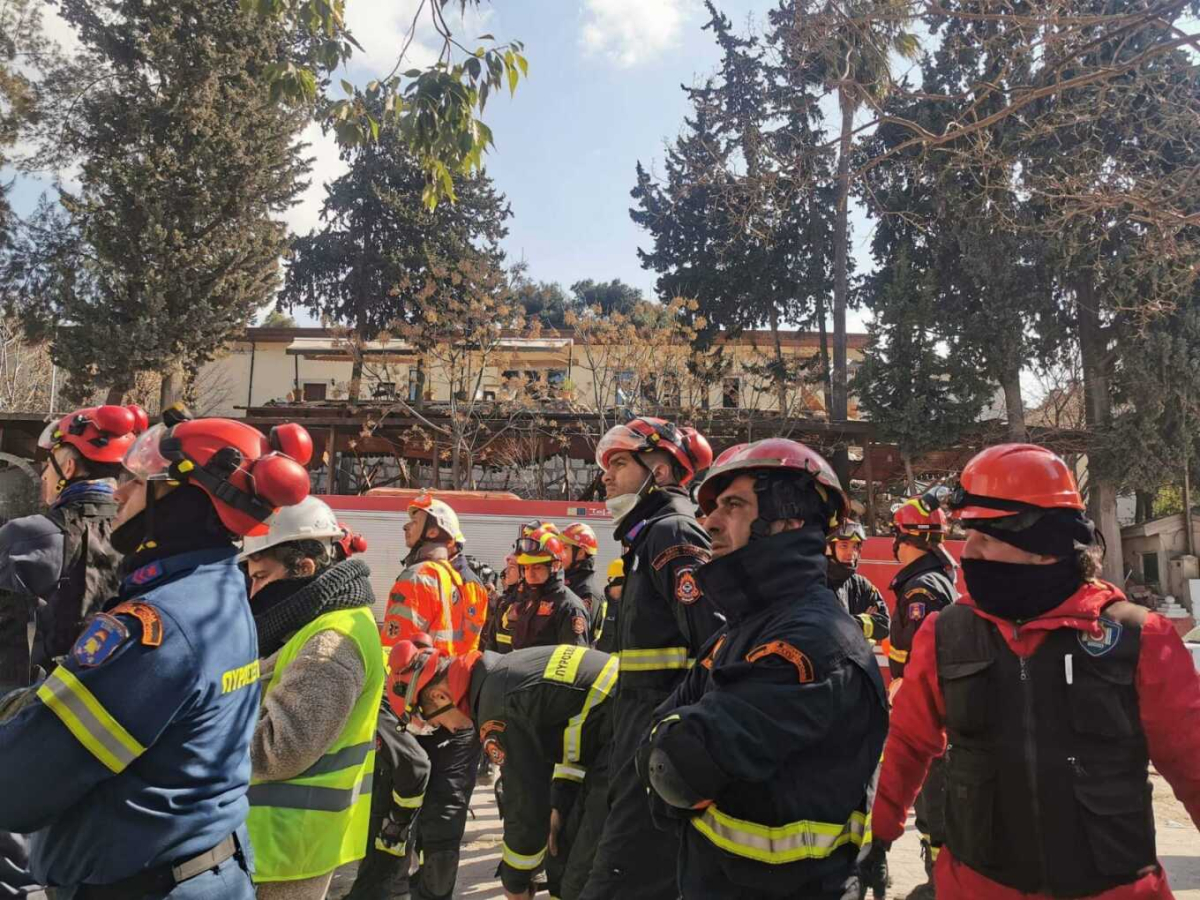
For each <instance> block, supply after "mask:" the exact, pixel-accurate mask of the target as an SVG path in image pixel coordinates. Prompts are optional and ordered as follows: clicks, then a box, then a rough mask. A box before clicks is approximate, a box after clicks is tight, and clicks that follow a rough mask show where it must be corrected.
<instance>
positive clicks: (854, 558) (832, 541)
mask: <svg viewBox="0 0 1200 900" xmlns="http://www.w3.org/2000/svg"><path fill="white" fill-rule="evenodd" d="M866 539H867V532H866V531H865V530H864V529H863V527H862V523H861V522H855V521H853V520H851V519H845V520H844V521H842V523H841V524H839V525H838V526H837V527H836V528H835V529H834V530H833V531H831V532H829V542H828V543H827V544H826V545H825V555H826V556H827V557H828V560H827V562H828V564H829V575H828V581H829V589H830V590H832V591H833V592H834V593H835V594H837V596H838V599H839V600H841V601H842V606H844V607H845V608H846V612H848V613H850V615H852V616H854V618H856V619H858V621H859V622H860V623H861V624H862V630H863V635H865V636H866V638H867V640H868V641H872V642H877V641H882V640H883V639H884V638H885V637H887V636H888V630H889V629H890V628H891V618H890V617H889V616H888V608H887V603H886V602H885V601H884V599H883V594H881V593H879V588H877V587H875V585H873V584H871V582H870V581H868V580H867V579H866V578H864V577H863V576H862V575H859V574H858V561H859V559H860V558H861V557H862V547H863V543H864V542H865V541H866Z"/></svg>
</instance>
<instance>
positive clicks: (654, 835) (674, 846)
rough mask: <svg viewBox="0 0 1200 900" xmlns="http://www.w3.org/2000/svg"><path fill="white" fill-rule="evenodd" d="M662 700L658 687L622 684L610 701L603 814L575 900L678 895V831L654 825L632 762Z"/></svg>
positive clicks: (671, 898)
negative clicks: (609, 752)
mask: <svg viewBox="0 0 1200 900" xmlns="http://www.w3.org/2000/svg"><path fill="white" fill-rule="evenodd" d="M665 699H666V696H665V694H663V693H662V692H659V691H638V690H631V689H628V688H624V687H622V688H621V689H620V691H619V693H618V694H617V696H616V697H615V698H613V700H612V701H610V702H613V703H615V704H616V706H615V707H614V709H613V723H614V725H613V740H612V744H611V747H612V755H611V757H610V760H609V789H608V803H609V809H608V817H607V819H606V820H605V822H604V829H603V833H602V834H601V836H600V843H599V845H598V846H597V847H596V856H595V859H594V860H593V861H592V871H591V874H590V875H589V876H588V881H587V886H586V887H585V888H584V889H583V892H582V893H581V894H580V898H581V900H676V898H678V896H679V888H678V886H677V885H676V878H675V866H676V862H677V860H678V859H679V831H678V829H677V828H672V829H670V830H669V831H660V830H659V829H658V828H657V827H656V826H655V824H654V821H653V819H652V818H651V816H650V802H649V800H648V799H647V797H646V789H645V787H643V786H642V783H641V780H640V779H639V778H638V774H637V768H636V767H635V764H634V755H635V754H636V752H637V748H638V744H639V743H640V742H641V739H642V735H644V734H645V733H646V732H648V731H649V730H650V725H651V719H652V718H653V715H654V710H655V709H657V708H658V705H659V704H660V703H662V702H663V700H665Z"/></svg>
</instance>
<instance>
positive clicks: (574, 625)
mask: <svg viewBox="0 0 1200 900" xmlns="http://www.w3.org/2000/svg"><path fill="white" fill-rule="evenodd" d="M571 630H572V631H573V632H575V633H576V634H583V633H584V632H585V631H587V619H585V618H584V617H583V616H571Z"/></svg>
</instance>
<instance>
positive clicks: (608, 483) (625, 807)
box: [582, 417, 722, 900]
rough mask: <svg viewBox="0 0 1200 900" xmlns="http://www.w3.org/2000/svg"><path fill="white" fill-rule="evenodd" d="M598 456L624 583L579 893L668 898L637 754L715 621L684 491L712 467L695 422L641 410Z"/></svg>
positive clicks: (663, 841)
mask: <svg viewBox="0 0 1200 900" xmlns="http://www.w3.org/2000/svg"><path fill="white" fill-rule="evenodd" d="M596 462H597V463H598V464H599V466H600V468H601V469H602V470H603V471H604V477H603V481H604V488H605V490H606V492H607V495H608V499H607V504H608V508H609V510H610V511H611V512H612V514H613V518H614V519H615V520H616V523H617V528H616V537H617V539H618V540H620V541H621V548H622V551H623V553H622V559H623V560H624V567H625V586H624V594H623V596H622V600H621V610H622V611H621V618H620V634H619V635H618V639H617V655H618V657H619V659H620V661H621V682H620V688H619V690H618V691H617V696H616V698H615V705H614V717H613V721H614V723H615V724H614V734H613V743H612V754H613V756H612V766H611V771H612V781H611V787H610V789H609V803H610V811H609V815H608V820H607V821H606V822H605V823H604V833H603V835H602V837H601V838H600V843H599V846H598V847H597V850H596V857H595V861H594V862H593V866H592V873H591V876H590V878H589V879H588V883H587V887H586V888H585V889H584V892H583V894H582V897H583V900H605V898H611V900H618V898H619V900H660V898H661V900H675V898H676V897H677V896H678V892H677V890H676V887H675V873H674V871H673V869H672V867H671V866H670V865H665V864H664V863H665V862H666V861H667V860H674V859H675V858H676V856H677V855H678V848H679V841H678V834H677V831H676V830H675V829H670V830H668V831H660V830H659V829H657V828H656V827H655V825H654V822H653V820H652V819H651V816H650V807H649V804H648V803H647V801H646V791H645V788H644V787H643V786H642V783H641V781H640V780H639V778H638V774H637V770H636V769H635V768H634V754H635V753H636V752H637V747H638V743H639V742H640V741H641V739H642V735H643V734H644V733H645V731H646V730H647V729H648V728H649V727H650V724H651V719H652V717H653V715H654V710H655V708H656V707H657V706H658V705H659V704H660V703H662V702H663V701H664V700H665V699H666V698H667V697H668V696H669V695H670V693H671V691H673V690H674V689H675V687H676V686H677V685H678V684H679V683H680V682H681V681H682V680H683V677H684V676H685V675H686V674H687V670H688V667H689V666H690V665H691V664H692V662H693V661H694V660H695V658H696V653H697V652H698V651H699V650H700V648H701V647H702V646H703V645H704V644H705V642H706V641H707V640H708V639H709V637H711V636H712V634H713V633H714V632H715V631H716V630H717V629H718V628H719V627H720V626H721V624H722V619H721V616H720V614H719V613H718V612H717V609H716V607H715V606H714V604H713V600H712V598H710V597H707V596H705V594H704V592H703V591H701V590H700V586H699V584H698V583H697V581H696V570H697V569H698V568H699V567H700V566H702V565H704V563H706V562H708V560H709V557H710V553H709V540H708V534H707V533H706V532H705V531H704V529H702V528H701V527H700V526H699V524H697V522H696V516H695V513H694V512H693V506H692V502H691V500H690V499H689V497H688V495H687V491H686V488H687V486H688V485H689V484H691V483H692V481H693V480H694V479H695V478H696V476H697V475H699V474H700V473H701V472H703V471H704V470H705V469H707V468H708V466H709V465H710V464H711V463H712V448H711V447H709V445H708V441H707V440H705V438H704V436H703V435H702V434H700V433H699V432H698V431H696V430H695V429H693V428H679V427H677V426H675V425H674V424H672V423H671V422H667V421H664V420H663V419H652V418H647V417H642V418H635V419H631V420H630V421H629V422H627V423H626V424H624V425H618V426H616V427H615V428H612V429H611V430H609V432H608V433H607V434H605V435H604V437H603V438H601V439H600V443H599V444H598V445H597V447H596Z"/></svg>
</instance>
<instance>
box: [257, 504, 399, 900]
mask: <svg viewBox="0 0 1200 900" xmlns="http://www.w3.org/2000/svg"><path fill="white" fill-rule="evenodd" d="M269 524H270V527H271V530H270V532H269V533H268V534H266V535H264V536H262V537H248V538H246V539H245V540H244V541H243V544H242V555H241V559H242V560H243V561H244V562H245V564H246V571H247V574H248V575H249V577H250V601H251V609H252V610H253V611H254V622H255V625H256V626H257V629H258V655H259V659H260V661H261V667H260V677H261V678H262V679H263V680H264V681H265V686H264V688H263V704H262V712H261V714H260V716H259V720H258V726H257V727H256V728H255V730H254V739H253V741H252V743H251V745H250V759H251V763H252V764H253V778H254V785H253V786H252V787H251V788H250V818H249V823H248V824H249V828H250V838H251V840H252V841H253V843H254V854H255V871H254V881H255V884H256V886H257V889H258V897H259V898H260V900H271V898H275V900H324V898H325V895H326V893H327V892H328V890H329V885H330V882H331V881H332V879H333V872H334V869H336V868H337V867H338V866H341V865H345V864H346V863H348V862H353V861H354V860H358V859H362V857H363V854H364V852H365V851H366V844H367V836H368V825H369V820H370V807H371V793H370V791H363V790H362V787H363V783H364V780H366V779H367V778H368V777H369V776H371V775H372V773H373V771H374V767H375V723H376V716H377V711H378V708H379V702H380V699H381V698H382V696H383V683H384V667H383V645H382V644H381V643H380V640H379V629H378V628H377V627H376V625H375V616H374V613H373V611H372V606H373V605H374V603H375V594H374V592H373V591H372V590H371V582H370V580H369V579H370V575H371V572H370V570H369V569H368V568H367V566H366V565H365V564H364V563H362V562H361V561H359V560H356V559H347V560H344V561H341V562H334V560H335V558H336V556H335V554H336V550H335V548H336V546H337V542H338V541H341V540H342V539H343V538H344V537H345V531H344V529H343V528H342V526H341V525H339V524H338V521H337V517H336V516H334V514H333V510H331V509H330V508H329V507H328V506H327V505H326V504H325V503H323V502H322V501H320V500H318V499H317V498H316V497H306V498H305V499H304V500H303V501H301V502H300V503H298V504H296V505H295V506H290V507H287V508H285V509H281V510H280V511H279V512H277V513H276V514H275V515H274V516H272V517H271V521H270V523H269ZM306 792H312V793H313V794H314V795H320V796H321V797H322V800H323V801H324V802H322V803H321V804H320V805H319V806H318V805H316V804H310V803H308V801H307V800H305V799H301V798H302V797H303V795H304V794H305V793H306Z"/></svg>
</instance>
